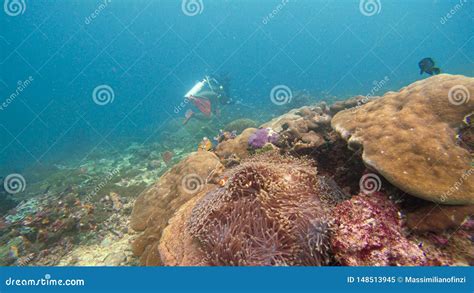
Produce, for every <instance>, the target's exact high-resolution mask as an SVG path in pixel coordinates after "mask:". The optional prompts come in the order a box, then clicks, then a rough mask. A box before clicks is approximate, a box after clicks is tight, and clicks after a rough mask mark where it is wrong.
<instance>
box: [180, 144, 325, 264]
mask: <svg viewBox="0 0 474 293" xmlns="http://www.w3.org/2000/svg"><path fill="white" fill-rule="evenodd" d="M229 172H230V173H228V174H227V175H226V177H227V178H228V179H227V182H226V184H225V185H224V186H223V187H221V188H218V189H215V190H213V191H211V192H209V193H207V194H206V195H205V196H204V197H203V198H202V199H201V200H199V201H198V202H197V203H196V205H195V206H194V208H193V210H192V213H191V215H190V217H189V220H188V224H187V230H188V233H189V234H190V235H192V237H193V238H194V239H197V240H198V243H199V245H200V247H201V249H202V251H203V252H204V255H205V256H206V258H207V263H208V264H210V265H324V264H327V263H328V261H329V257H328V245H327V243H328V240H327V231H328V224H327V221H326V220H325V215H326V214H327V210H326V207H325V204H324V202H322V201H321V199H320V196H319V190H318V181H317V178H316V170H315V168H314V167H311V166H310V165H309V164H308V163H307V162H304V161H302V160H298V159H294V158H288V157H285V158H284V157H280V156H279V155H277V154H275V153H273V152H270V153H265V154H261V155H258V156H256V157H253V158H252V159H251V161H247V162H244V163H243V164H241V165H240V166H237V167H235V168H234V169H232V170H231V171H229Z"/></svg>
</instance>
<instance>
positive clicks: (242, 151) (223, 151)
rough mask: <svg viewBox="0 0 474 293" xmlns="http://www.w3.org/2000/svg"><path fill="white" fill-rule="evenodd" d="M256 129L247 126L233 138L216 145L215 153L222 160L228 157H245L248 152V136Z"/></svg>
mask: <svg viewBox="0 0 474 293" xmlns="http://www.w3.org/2000/svg"><path fill="white" fill-rule="evenodd" d="M255 131H257V129H255V128H247V129H245V130H244V131H243V132H242V133H241V134H239V135H237V137H235V138H234V139H229V140H226V141H223V142H222V143H220V144H218V145H217V147H216V151H215V152H216V155H217V156H218V157H219V158H221V159H222V160H226V159H229V158H234V160H235V158H238V159H245V158H247V157H248V156H249V155H250V153H249V151H248V141H249V139H250V137H251V136H252V135H253V134H254V133H255Z"/></svg>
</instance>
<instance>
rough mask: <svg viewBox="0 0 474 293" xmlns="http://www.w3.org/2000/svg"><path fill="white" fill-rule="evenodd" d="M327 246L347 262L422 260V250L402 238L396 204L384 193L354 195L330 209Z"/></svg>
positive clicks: (377, 263)
mask: <svg viewBox="0 0 474 293" xmlns="http://www.w3.org/2000/svg"><path fill="white" fill-rule="evenodd" d="M332 217H333V219H334V230H333V235H332V237H331V246H332V249H333V252H334V255H335V258H336V260H337V261H339V262H340V263H341V264H342V265H349V266H388V265H398V266H400V265H402V266H410V265H411V266H414V265H424V264H426V257H425V255H424V254H423V251H422V250H421V249H420V248H419V247H418V246H417V245H416V244H415V243H413V242H410V241H409V240H408V239H406V238H405V236H404V235H403V231H402V221H401V218H400V215H399V212H398V208H397V207H396V206H395V204H394V203H393V202H392V201H390V200H389V199H388V198H387V197H386V196H384V195H382V194H380V193H374V194H371V195H370V196H366V195H363V194H361V195H357V196H354V197H352V198H351V199H350V200H346V201H343V202H342V203H340V204H339V205H337V207H336V208H335V209H334V211H333V214H332Z"/></svg>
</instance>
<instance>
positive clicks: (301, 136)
mask: <svg viewBox="0 0 474 293" xmlns="http://www.w3.org/2000/svg"><path fill="white" fill-rule="evenodd" d="M330 121H331V116H329V114H328V108H327V106H326V104H325V103H319V104H316V105H314V106H305V107H302V108H299V109H294V110H292V111H290V112H288V113H287V114H284V115H282V116H280V117H277V118H274V119H273V120H271V121H270V122H267V123H265V124H263V125H262V127H268V128H271V129H274V130H275V131H277V132H278V133H279V134H280V137H282V138H283V140H282V145H281V147H283V148H284V149H288V150H290V151H294V152H297V153H305V152H313V151H314V150H315V149H317V148H318V147H320V146H322V145H324V143H325V142H326V139H325V135H324V134H325V133H327V129H329V125H330Z"/></svg>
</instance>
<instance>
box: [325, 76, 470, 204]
mask: <svg viewBox="0 0 474 293" xmlns="http://www.w3.org/2000/svg"><path fill="white" fill-rule="evenodd" d="M472 95H474V78H469V77H465V76H460V75H447V74H441V75H437V76H433V77H430V78H427V79H425V80H421V81H418V82H415V83H413V84H411V85H409V86H407V87H405V88H403V89H401V90H400V91H399V92H388V93H386V94H385V95H384V96H383V97H381V98H379V99H376V100H373V101H370V102H368V103H367V104H365V105H363V106H361V107H358V108H353V109H347V110H344V111H341V112H339V113H337V114H336V115H335V116H334V118H333V120H332V122H331V124H332V127H333V128H334V129H335V130H336V131H337V132H338V133H339V134H340V135H341V136H342V137H343V138H344V139H345V140H347V141H348V144H349V147H350V148H351V149H357V148H360V147H362V148H363V155H362V158H363V160H364V162H365V164H366V165H368V166H369V167H371V168H373V169H376V170H377V171H378V172H379V173H380V174H382V175H383V176H384V177H385V178H386V179H387V180H388V181H390V182H391V183H392V184H394V185H396V186H397V187H399V188H400V189H402V190H403V191H405V192H407V193H410V194H411V195H414V196H418V197H420V198H423V199H426V200H430V201H434V202H440V203H446V204H473V203H474V180H472V178H469V177H470V176H471V175H472V174H473V173H474V170H473V169H472V166H471V160H472V159H471V154H470V153H469V151H468V150H467V149H466V148H463V147H462V146H461V145H459V143H457V140H456V136H457V134H458V132H459V130H460V128H461V127H463V125H464V126H465V124H464V123H463V120H465V118H466V117H467V116H470V115H472V113H473V112H474V97H472Z"/></svg>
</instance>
